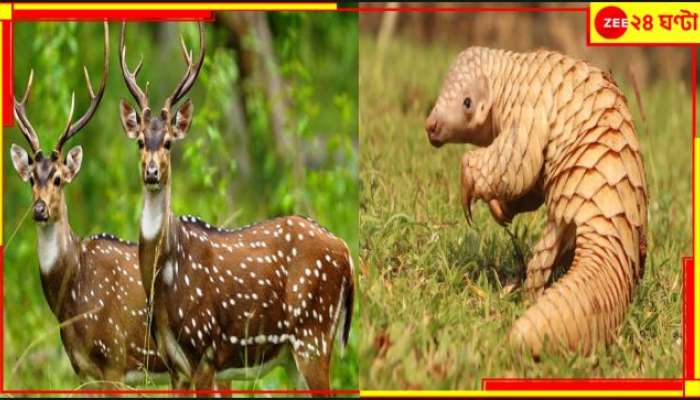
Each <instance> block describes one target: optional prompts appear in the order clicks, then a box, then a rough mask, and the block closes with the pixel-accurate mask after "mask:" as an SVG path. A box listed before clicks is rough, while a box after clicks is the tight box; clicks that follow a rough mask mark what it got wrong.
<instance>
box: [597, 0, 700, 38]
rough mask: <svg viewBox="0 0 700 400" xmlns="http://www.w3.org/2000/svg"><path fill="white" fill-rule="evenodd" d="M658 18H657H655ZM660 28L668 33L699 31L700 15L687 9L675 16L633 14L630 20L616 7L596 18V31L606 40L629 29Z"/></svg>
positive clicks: (608, 9)
mask: <svg viewBox="0 0 700 400" xmlns="http://www.w3.org/2000/svg"><path fill="white" fill-rule="evenodd" d="M655 17H656V18H655ZM657 27H660V28H662V29H664V30H666V31H671V30H676V29H677V30H682V31H697V29H698V14H697V13H694V12H690V11H688V10H685V9H680V10H679V11H678V12H677V13H673V14H656V15H652V14H642V15H636V14H632V15H631V16H630V17H629V18H628V17H627V14H626V13H625V11H624V10H622V9H621V8H619V7H615V6H608V7H604V8H602V9H601V10H600V11H598V14H596V16H595V29H596V31H597V32H598V34H599V35H600V36H602V37H604V38H606V39H617V38H619V37H620V36H622V35H623V34H624V33H625V32H626V31H627V29H628V28H632V29H634V30H637V31H652V30H654V29H658V28H657Z"/></svg>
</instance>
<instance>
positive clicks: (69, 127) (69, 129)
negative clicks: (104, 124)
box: [55, 21, 109, 153]
mask: <svg viewBox="0 0 700 400" xmlns="http://www.w3.org/2000/svg"><path fill="white" fill-rule="evenodd" d="M104 28H105V30H104V31H105V47H104V72H103V73H102V82H100V88H99V90H98V91H97V94H95V92H94V90H93V89H92V83H90V74H89V73H88V70H87V67H86V66H83V72H84V73H85V82H87V88H88V92H89V94H90V106H89V107H88V109H87V111H85V114H84V115H83V116H82V117H80V119H79V120H77V121H76V122H75V123H72V121H73V111H74V109H75V92H74V93H73V95H72V97H71V105H70V112H69V113H68V122H67V123H66V128H65V130H64V131H63V134H62V135H61V137H60V138H58V143H57V144H56V149H55V151H56V152H58V153H60V152H61V149H62V148H63V145H64V144H65V143H66V142H67V141H69V140H70V138H72V137H73V136H74V135H75V134H76V133H78V131H80V130H81V129H82V128H83V127H84V126H85V124H87V123H88V121H90V119H91V118H92V116H93V115H95V111H97V106H99V105H100V102H101V101H102V95H104V92H105V86H106V85H107V72H108V71H109V26H108V25H107V22H106V21H105V22H104Z"/></svg>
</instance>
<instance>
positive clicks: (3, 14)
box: [0, 4, 12, 20]
mask: <svg viewBox="0 0 700 400" xmlns="http://www.w3.org/2000/svg"><path fill="white" fill-rule="evenodd" d="M0 19H4V20H8V19H12V4H0Z"/></svg>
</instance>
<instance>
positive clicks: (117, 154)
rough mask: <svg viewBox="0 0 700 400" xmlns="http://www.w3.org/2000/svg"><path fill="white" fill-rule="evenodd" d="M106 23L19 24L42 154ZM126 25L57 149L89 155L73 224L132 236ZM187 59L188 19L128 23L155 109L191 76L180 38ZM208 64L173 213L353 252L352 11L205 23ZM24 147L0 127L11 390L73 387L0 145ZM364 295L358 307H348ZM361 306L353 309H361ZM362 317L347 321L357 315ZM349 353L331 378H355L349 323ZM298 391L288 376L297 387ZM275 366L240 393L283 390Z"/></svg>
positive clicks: (178, 171) (96, 57) (137, 194)
mask: <svg viewBox="0 0 700 400" xmlns="http://www.w3.org/2000/svg"><path fill="white" fill-rule="evenodd" d="M102 29H103V28H102V24H101V23H43V22H42V23H16V24H15V26H14V35H15V38H14V40H15V64H14V75H15V79H14V87H15V91H16V96H20V95H21V91H23V90H24V87H25V84H26V80H27V78H28V76H29V71H30V69H32V68H33V69H34V73H35V76H34V88H33V92H32V96H31V99H30V100H29V104H28V106H27V109H28V114H29V118H30V120H31V122H32V124H33V125H34V127H35V129H36V130H37V133H38V134H39V137H40V140H41V144H42V147H43V148H44V149H52V148H53V146H54V145H55V143H56V140H57V138H58V135H59V134H60V132H61V129H62V127H63V126H64V125H65V121H66V118H67V114H68V110H69V107H70V96H71V92H72V91H75V92H76V114H77V115H81V114H82V113H83V112H84V110H85V108H86V107H87V104H88V96H87V90H86V87H85V83H84V78H83V74H82V65H83V64H85V65H87V67H88V69H89V71H90V73H91V76H92V79H93V85H97V84H98V83H99V77H100V75H101V68H102V67H101V65H102V52H103V39H102V37H103V34H102ZM120 29H121V24H120V23H110V38H111V40H110V47H111V48H110V74H109V80H108V84H107V89H106V93H105V98H104V99H103V101H102V104H101V106H100V108H99V110H98V111H97V114H96V115H95V117H94V118H93V119H92V121H91V122H90V123H89V124H88V125H87V126H86V127H85V128H84V129H83V131H82V132H80V133H79V134H78V135H77V136H76V137H75V138H74V139H73V140H72V141H71V142H70V143H69V144H68V145H67V146H65V150H64V151H67V149H69V148H71V147H72V146H75V145H78V144H80V145H82V146H83V148H84V160H83V166H82V169H81V171H80V173H79V175H78V176H77V178H76V179H75V180H74V181H73V183H71V184H70V185H68V186H67V188H66V193H65V194H66V202H67V205H68V209H69V211H68V212H69V217H70V222H71V225H72V228H73V230H74V231H75V232H76V233H77V234H79V235H83V236H88V235H91V234H95V233H99V232H110V233H113V234H115V235H117V236H119V237H121V238H124V239H128V240H132V241H136V240H137V238H138V228H137V226H138V225H137V221H138V219H139V216H140V204H141V184H140V179H139V172H138V149H137V146H136V144H135V143H134V142H133V141H130V140H128V139H127V138H126V136H125V135H124V132H123V129H122V128H121V124H120V122H119V115H118V102H119V99H120V98H125V99H127V100H128V101H130V102H132V104H133V100H132V98H131V97H130V95H129V92H128V91H127V89H126V86H125V84H124V81H123V78H122V75H121V71H120V68H119V57H118V47H119V33H120ZM180 33H182V34H183V35H184V37H185V40H186V42H187V43H188V46H190V47H191V48H194V52H195V54H197V52H198V49H197V46H198V42H197V28H196V24H194V23H191V22H183V23H160V24H154V23H151V24H149V23H130V24H128V25H127V33H126V42H127V48H128V51H127V58H128V63H129V65H130V66H131V67H132V68H133V66H135V65H136V63H137V62H138V57H139V55H140V54H143V57H144V65H143V70H142V71H141V73H140V76H139V82H140V83H141V85H142V87H143V85H144V84H145V82H146V81H150V98H151V104H153V105H157V106H158V107H160V106H161V104H162V102H163V100H164V99H165V97H166V96H167V95H168V94H169V93H170V92H171V91H172V90H173V88H174V85H176V84H177V82H178V81H179V80H180V78H181V76H182V74H183V73H184V70H185V63H184V59H183V57H182V55H181V52H180V46H179V37H178V36H179V34H180ZM205 35H206V48H207V53H206V58H205V62H204V67H203V69H202V72H201V74H200V76H199V78H198V82H197V83H196V84H195V85H194V88H193V89H192V91H191V92H190V95H189V97H190V98H192V99H193V103H194V109H195V113H194V121H193V126H192V127H191V129H190V133H189V135H188V136H187V138H186V139H185V140H183V141H182V142H178V143H177V144H176V145H175V146H173V174H174V177H173V208H174V212H175V213H176V214H193V215H197V216H200V217H202V218H203V219H205V220H207V221H208V222H210V223H213V224H216V225H220V226H225V227H236V226H241V225H245V224H248V223H253V222H256V221H260V220H263V219H267V218H271V217H274V216H279V215H285V214H294V213H297V214H303V215H308V216H310V217H313V218H314V219H316V220H317V221H319V222H320V223H321V224H322V225H324V226H326V227H327V228H328V229H330V230H331V231H332V232H334V233H335V234H337V235H338V236H340V237H342V238H343V239H344V240H346V241H347V243H348V244H349V246H350V247H351V251H352V252H353V254H355V255H356V254H357V230H358V227H357V225H358V216H357V207H358V187H357V146H358V139H357V129H358V127H357V108H358V83H357V82H358V79H357V69H358V49H357V15H356V14H353V13H270V14H264V13H221V14H217V15H216V17H215V21H213V22H212V23H206V24H205ZM11 143H17V144H19V145H21V146H23V147H24V148H28V146H27V144H26V140H25V139H24V138H23V137H22V135H21V134H20V132H19V131H18V130H17V129H9V130H7V131H6V136H5V138H4V145H3V149H2V151H3V155H4V157H3V159H4V165H3V168H4V174H3V179H4V192H3V193H4V196H5V197H4V200H5V201H4V204H5V209H4V238H5V243H6V247H5V282H4V283H5V286H4V287H5V313H4V315H3V318H4V321H5V341H4V345H5V348H4V350H5V352H4V365H5V374H4V377H5V382H4V383H5V387H6V388H43V389H50V388H53V389H55V388H75V387H78V386H79V385H80V382H79V381H78V379H77V377H76V376H75V375H74V374H73V371H72V369H71V367H70V365H69V362H68V359H67V357H66V356H65V354H64V351H63V348H62V345H61V342H60V338H59V332H58V324H57V322H56V320H55V318H54V316H53V315H52V314H51V312H50V310H49V308H48V306H47V304H46V301H45V300H44V297H43V293H42V291H41V285H40V280H39V268H38V261H37V252H36V233H35V232H36V231H35V229H34V226H33V225H34V224H33V221H32V220H31V217H30V216H29V217H28V211H29V209H30V207H31V204H32V197H31V191H30V188H29V185H28V184H25V183H23V182H21V180H20V179H19V177H18V176H17V174H16V172H15V170H14V168H13V167H12V164H11V160H10V157H9V152H10V144H11ZM357 303H359V301H358V302H357ZM355 310H356V312H357V310H359V306H356V308H355ZM357 320H359V318H355V321H357ZM350 336H351V340H350V345H349V349H348V351H346V352H345V357H344V358H343V359H342V360H341V359H339V357H338V356H337V353H338V352H336V357H335V360H334V362H333V369H332V375H333V378H332V386H333V387H334V388H356V387H357V376H358V372H357V354H356V350H355V349H356V346H357V340H358V338H357V329H354V330H353V333H352V334H351V335H350ZM292 385H293V384H292ZM286 386H287V381H286V375H285V374H284V372H283V371H282V370H281V369H278V370H276V371H275V372H273V373H272V374H270V375H268V376H267V377H266V378H264V379H262V380H260V381H258V382H254V383H241V384H240V385H239V386H238V387H240V388H258V389H270V388H284V387H286Z"/></svg>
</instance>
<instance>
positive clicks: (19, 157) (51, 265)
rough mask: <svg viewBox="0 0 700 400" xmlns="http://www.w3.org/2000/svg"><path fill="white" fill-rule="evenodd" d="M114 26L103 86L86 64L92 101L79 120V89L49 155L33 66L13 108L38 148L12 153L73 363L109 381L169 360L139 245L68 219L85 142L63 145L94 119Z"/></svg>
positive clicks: (49, 295) (86, 374)
mask: <svg viewBox="0 0 700 400" xmlns="http://www.w3.org/2000/svg"><path fill="white" fill-rule="evenodd" d="M108 29H109V28H108V26H107V23H106V22H105V23H104V41H105V43H104V72H103V73H102V82H101V83H100V87H99V89H98V90H97V92H95V91H94V90H93V88H92V84H91V81H90V76H89V74H88V71H87V67H85V68H84V72H85V80H86V82H87V88H88V92H89V95H90V105H89V107H88V109H87V111H86V112H85V114H84V115H83V116H82V117H80V118H79V119H78V120H77V121H75V122H73V111H74V108H75V93H73V96H72V99H71V108H70V112H69V114H68V123H67V124H66V127H65V129H64V130H63V133H62V134H61V136H60V138H59V139H58V144H57V145H56V147H55V149H54V150H53V151H52V152H51V154H50V156H48V157H47V156H46V155H44V153H43V151H42V150H41V146H40V144H39V137H38V136H37V134H36V132H35V130H34V128H33V127H32V125H31V123H30V122H29V118H28V117H27V112H26V108H25V107H26V103H27V100H28V98H29V94H30V92H31V88H32V82H33V78H34V72H33V71H32V72H31V73H30V74H29V80H28V82H27V87H26V89H25V91H24V95H23V96H22V100H21V101H17V99H15V100H14V114H15V121H16V122H17V125H18V128H19V130H20V131H21V132H22V134H23V135H24V137H25V138H26V139H27V142H28V143H29V147H30V149H31V154H28V153H27V152H26V151H25V150H24V149H23V148H22V147H20V146H18V145H16V144H13V145H12V147H11V158H12V162H13V164H14V167H15V169H16V170H17V172H18V173H19V176H20V177H21V178H22V180H23V181H25V182H29V184H30V185H31V187H32V195H33V199H34V205H33V207H32V214H33V218H34V221H35V222H36V224H37V239H38V253H39V267H40V271H41V284H42V287H43V290H44V296H45V297H46V301H47V302H48V304H49V307H50V309H51V311H52V312H53V314H54V315H55V316H56V318H57V319H58V321H59V322H61V340H62V342H63V346H64V348H65V350H66V353H67V354H68V358H69V359H70V362H71V365H72V366H73V370H74V371H75V372H76V373H77V374H78V376H80V377H81V378H82V379H94V380H97V381H99V382H100V383H102V385H103V386H108V387H109V386H114V385H116V384H117V383H119V382H127V383H135V382H143V374H144V373H145V372H146V371H148V372H165V364H164V362H163V361H162V360H161V359H160V358H159V357H158V356H157V354H156V352H155V350H152V349H150V348H149V346H148V343H149V342H150V343H151V344H152V343H153V340H152V339H151V338H150V337H149V333H148V330H147V321H146V316H147V313H146V293H145V291H144V288H143V285H142V283H141V276H140V274H139V269H138V265H137V262H138V255H137V252H136V250H137V248H136V245H135V244H134V243H128V242H125V241H123V240H121V239H118V238H116V237H114V236H112V235H109V234H101V235H96V236H92V237H89V238H85V239H82V238H80V237H79V236H78V235H76V234H75V233H74V232H73V230H72V229H71V227H70V223H69V222H68V207H67V205H66V201H65V197H64V194H63V189H64V188H65V187H66V185H68V184H69V183H70V182H71V181H72V180H73V179H74V178H75V176H76V175H77V173H78V171H79V170H80V166H81V164H82V159H83V150H82V147H80V146H76V147H74V148H72V149H71V150H70V151H68V153H67V155H66V156H65V157H64V156H63V153H62V149H63V146H64V145H65V144H66V142H68V141H69V140H70V139H71V138H72V137H73V136H75V134H76V133H78V131H80V130H81V129H82V128H83V127H84V126H85V125H86V124H87V123H88V121H90V119H91V118H92V117H93V115H94V114H95V111H96V110H97V107H98V106H99V104H100V102H101V100H102V96H103V94H104V91H105V85H106V83H107V72H108V66H109V41H108V38H109V30H108Z"/></svg>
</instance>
